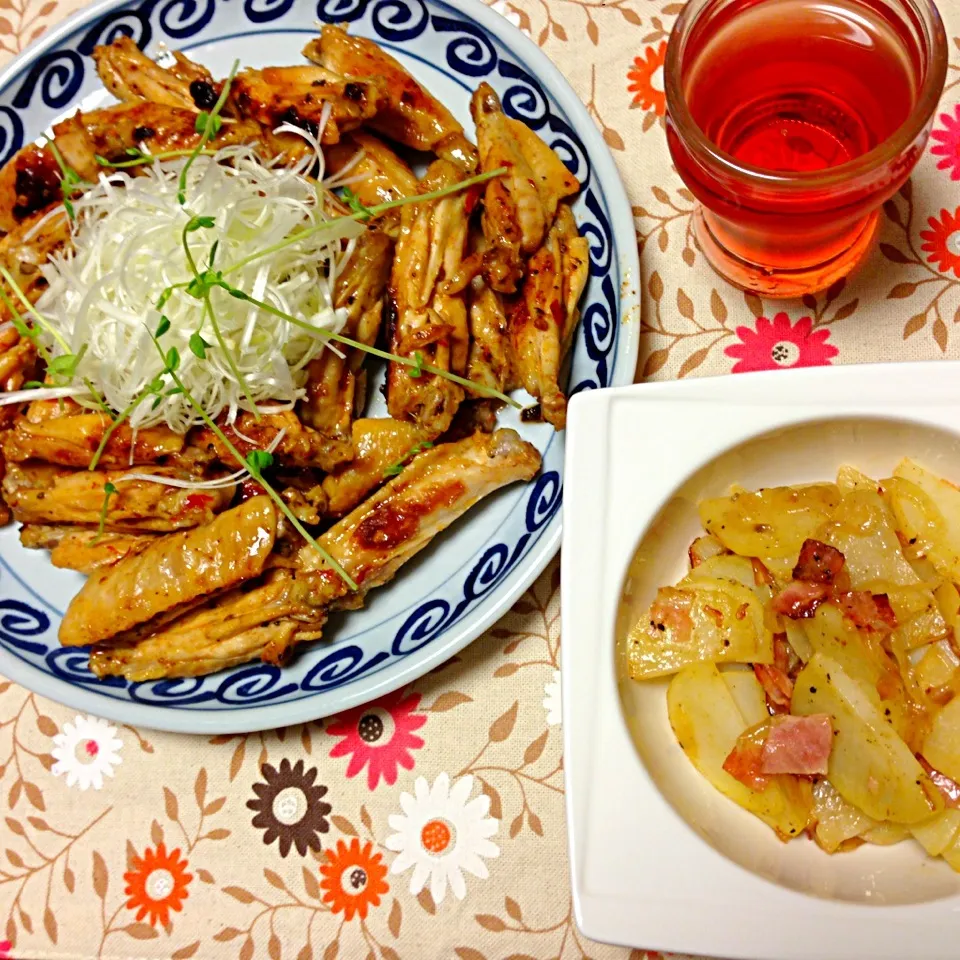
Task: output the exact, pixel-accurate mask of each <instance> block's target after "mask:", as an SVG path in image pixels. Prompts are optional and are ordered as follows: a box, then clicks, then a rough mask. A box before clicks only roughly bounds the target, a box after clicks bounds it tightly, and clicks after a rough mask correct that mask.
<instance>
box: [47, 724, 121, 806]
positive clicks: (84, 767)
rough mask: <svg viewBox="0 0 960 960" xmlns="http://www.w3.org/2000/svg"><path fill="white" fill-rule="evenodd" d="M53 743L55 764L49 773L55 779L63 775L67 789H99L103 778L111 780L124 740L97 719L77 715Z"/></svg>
mask: <svg viewBox="0 0 960 960" xmlns="http://www.w3.org/2000/svg"><path fill="white" fill-rule="evenodd" d="M53 743H54V747H53V750H52V751H51V752H52V753H53V756H54V759H55V760H56V761H57V762H56V763H55V764H54V765H53V767H52V771H53V773H54V774H55V775H56V776H58V777H59V776H60V774H62V773H65V774H66V775H67V786H68V787H73V786H78V787H79V788H80V789H81V790H86V789H87V788H88V787H93V788H94V790H99V789H100V788H101V787H102V786H103V777H104V775H106V776H108V777H112V776H113V768H114V767H115V766H117V764H119V763H120V762H121V761H120V750H121V748H122V747H123V741H122V740H121V739H120V738H119V737H118V736H117V728H116V727H112V726H110V724H109V723H107V722H106V720H101V719H99V717H91V716H87V717H81V716H79V715H78V716H77V717H75V718H74V721H73V723H65V724H64V725H63V730H62V732H60V733H58V734H57V735H56V736H55V737H54V738H53Z"/></svg>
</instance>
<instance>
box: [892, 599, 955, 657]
mask: <svg viewBox="0 0 960 960" xmlns="http://www.w3.org/2000/svg"><path fill="white" fill-rule="evenodd" d="M874 592H875V593H876V592H878V589H877V588H875V589H874ZM882 592H884V593H886V595H887V599H888V600H889V601H890V607H891V609H892V610H893V613H894V616H895V617H896V618H897V624H898V625H897V628H896V629H895V630H894V631H893V633H892V635H891V639H890V642H891V644H892V645H893V646H895V647H899V648H900V649H903V650H906V651H910V650H916V649H917V648H918V647H922V646H924V645H925V644H927V643H933V642H934V641H936V640H941V639H942V638H943V637H945V636H947V634H948V633H949V632H950V627H949V625H948V624H947V621H946V619H945V618H944V616H943V613H942V612H941V610H940V606H939V604H938V603H937V599H936V597H935V596H934V593H933V591H932V590H930V589H929V587H927V586H924V585H922V584H919V585H917V586H913V587H897V586H892V587H887V586H886V585H884V589H883V590H882Z"/></svg>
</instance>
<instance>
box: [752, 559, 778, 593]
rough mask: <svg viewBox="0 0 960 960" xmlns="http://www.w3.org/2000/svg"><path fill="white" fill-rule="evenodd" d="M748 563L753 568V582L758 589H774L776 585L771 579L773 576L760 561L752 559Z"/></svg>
mask: <svg viewBox="0 0 960 960" xmlns="http://www.w3.org/2000/svg"><path fill="white" fill-rule="evenodd" d="M750 563H751V565H752V566H753V582H754V583H755V584H756V585H757V586H758V587H775V586H776V585H777V581H776V580H774V579H773V574H772V573H771V572H770V571H769V570H768V569H767V565H766V564H765V563H764V562H763V561H762V560H758V559H757V558H756V557H752V558H751V560H750Z"/></svg>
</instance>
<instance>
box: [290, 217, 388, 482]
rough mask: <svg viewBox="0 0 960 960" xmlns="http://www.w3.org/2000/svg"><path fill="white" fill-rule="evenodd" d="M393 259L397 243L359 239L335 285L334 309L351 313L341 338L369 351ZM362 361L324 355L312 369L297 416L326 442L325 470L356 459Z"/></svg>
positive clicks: (369, 235) (375, 234)
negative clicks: (354, 438) (352, 428)
mask: <svg viewBox="0 0 960 960" xmlns="http://www.w3.org/2000/svg"><path fill="white" fill-rule="evenodd" d="M392 254H393V241H392V240H391V239H390V238H389V237H388V236H387V235H386V234H385V233H381V232H380V231H379V230H367V231H366V233H363V234H361V235H360V236H359V237H358V238H357V245H356V247H355V248H354V251H353V254H352V255H351V257H350V259H349V261H348V262H347V264H346V265H345V266H344V268H343V270H342V271H341V272H340V274H339V275H338V277H337V279H336V284H335V287H334V305H335V306H336V307H338V308H344V309H346V311H347V322H346V324H345V326H344V328H343V330H342V331H341V332H342V333H343V334H344V335H345V336H348V337H350V338H351V339H353V340H358V341H360V342H361V343H365V344H368V345H369V346H373V344H374V343H375V342H376V339H377V334H378V333H379V332H380V318H381V314H382V313H383V292H384V290H385V289H386V286H387V279H388V278H389V276H390V265H391V263H392ZM341 352H344V351H343V350H341ZM363 358H364V354H363V352H362V351H360V350H350V349H347V350H346V351H345V352H344V356H342V357H341V356H339V355H338V354H337V353H334V351H333V350H324V351H323V352H322V353H321V354H320V355H319V356H318V357H317V358H316V359H315V360H312V361H311V363H310V366H309V367H308V375H309V376H308V379H307V384H306V390H307V396H306V399H305V400H304V401H303V402H302V403H301V404H300V409H299V413H300V419H301V420H303V422H304V423H306V424H307V425H308V426H310V427H313V429H314V430H316V431H317V432H318V433H320V435H321V436H322V437H323V438H324V440H325V441H326V443H325V446H324V461H323V468H324V469H325V470H332V469H333V468H334V467H336V466H337V464H339V463H343V462H344V461H346V460H350V459H351V458H352V457H353V443H352V441H351V439H350V424H351V422H352V420H353V418H354V417H355V416H356V414H357V413H358V412H360V411H361V410H362V409H363V403H364V399H365V398H364V396H363V390H362V388H361V384H360V382H359V381H360V379H361V378H360V376H359V374H360V370H361V365H362V363H363Z"/></svg>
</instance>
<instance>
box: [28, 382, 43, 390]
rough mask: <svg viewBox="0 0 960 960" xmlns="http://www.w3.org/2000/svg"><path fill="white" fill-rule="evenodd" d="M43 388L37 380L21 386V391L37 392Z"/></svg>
mask: <svg viewBox="0 0 960 960" xmlns="http://www.w3.org/2000/svg"><path fill="white" fill-rule="evenodd" d="M43 386H44V384H42V383H41V382H40V381H39V380H28V381H27V382H26V383H25V384H24V385H23V389H24V390H39V389H40V388H41V387H43Z"/></svg>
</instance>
